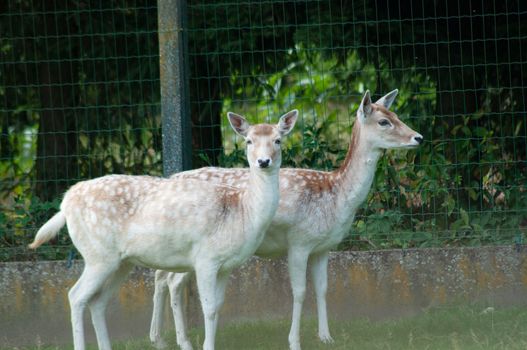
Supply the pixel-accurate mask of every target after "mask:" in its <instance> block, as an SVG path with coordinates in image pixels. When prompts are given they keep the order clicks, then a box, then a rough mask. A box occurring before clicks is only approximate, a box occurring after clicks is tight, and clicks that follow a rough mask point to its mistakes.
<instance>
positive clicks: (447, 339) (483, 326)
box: [20, 306, 527, 350]
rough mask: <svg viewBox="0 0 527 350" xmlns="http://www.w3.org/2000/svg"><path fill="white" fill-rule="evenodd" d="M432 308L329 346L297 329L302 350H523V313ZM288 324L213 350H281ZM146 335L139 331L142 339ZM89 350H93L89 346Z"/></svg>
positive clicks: (341, 334)
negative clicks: (142, 335) (299, 332)
mask: <svg viewBox="0 0 527 350" xmlns="http://www.w3.org/2000/svg"><path fill="white" fill-rule="evenodd" d="M483 309H484V308H477V307H467V306H461V307H448V308H446V307H445V308H437V309H434V310H431V311H428V312H425V313H423V314H421V315H418V316H414V317H408V318H402V319H398V320H391V321H383V322H372V321H368V320H365V319H363V320H355V321H349V322H332V324H331V325H330V327H331V330H332V336H333V338H334V339H335V342H334V343H333V344H330V345H325V344H322V343H320V342H319V341H318V339H317V337H316V330H317V325H316V321H315V320H306V321H304V322H303V323H302V329H301V334H302V335H301V337H302V348H303V349H304V350H311V349H324V350H330V349H331V350H333V349H341V350H344V349H346V350H349V349H360V350H363V349H405V350H407V349H419V350H421V349H462V350H470V349H507V350H508V349H527V308H509V309H498V310H494V311H490V312H482V310H483ZM288 331H289V321H286V320H284V321H261V322H249V323H243V324H230V325H225V326H223V327H221V328H220V329H219V331H218V334H217V338H216V348H217V349H220V350H221V349H236V350H240V349H251V350H269V349H273V350H274V349H284V350H286V349H287V335H288ZM146 332H147V330H145V334H146ZM190 337H191V341H192V343H193V345H194V348H195V349H199V348H200V347H201V343H202V341H203V330H202V329H201V328H198V329H192V330H191V333H190ZM166 339H167V340H168V342H169V348H170V349H177V347H176V344H175V333H174V332H169V333H167V334H166ZM71 348H72V347H71V346H70V347H31V348H20V349H24V350H34V349H46V350H52V349H53V350H63V349H71ZM89 349H96V346H91V347H89ZM114 349H116V350H119V349H122V350H139V349H152V347H151V346H150V344H149V342H148V340H147V339H146V338H142V339H138V340H129V341H124V342H116V343H115V344H114Z"/></svg>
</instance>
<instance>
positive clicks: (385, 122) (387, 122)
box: [379, 119, 391, 126]
mask: <svg viewBox="0 0 527 350" xmlns="http://www.w3.org/2000/svg"><path fill="white" fill-rule="evenodd" d="M379 125H380V126H389V125H391V124H390V122H389V121H388V119H382V120H381V121H379Z"/></svg>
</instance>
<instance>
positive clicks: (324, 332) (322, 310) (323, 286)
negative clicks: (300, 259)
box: [310, 252, 333, 343]
mask: <svg viewBox="0 0 527 350" xmlns="http://www.w3.org/2000/svg"><path fill="white" fill-rule="evenodd" d="M328 259H329V253H328V252H323V253H320V254H317V255H314V256H312V257H311V259H310V263H311V276H312V278H313V285H314V287H315V295H316V298H317V313H318V337H319V338H320V340H321V341H322V342H323V343H332V342H333V338H331V335H330V333H329V326H328V314H327V306H326V292H327V290H328Z"/></svg>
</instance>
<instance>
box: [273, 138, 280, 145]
mask: <svg viewBox="0 0 527 350" xmlns="http://www.w3.org/2000/svg"><path fill="white" fill-rule="evenodd" d="M274 143H275V144H277V145H279V144H281V143H282V141H280V140H279V139H277V140H274Z"/></svg>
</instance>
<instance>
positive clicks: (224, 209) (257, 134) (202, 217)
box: [29, 110, 298, 350]
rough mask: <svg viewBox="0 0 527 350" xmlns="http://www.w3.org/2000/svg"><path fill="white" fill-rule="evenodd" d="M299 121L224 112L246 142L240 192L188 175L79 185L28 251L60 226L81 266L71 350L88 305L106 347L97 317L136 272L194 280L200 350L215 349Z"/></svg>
mask: <svg viewBox="0 0 527 350" xmlns="http://www.w3.org/2000/svg"><path fill="white" fill-rule="evenodd" d="M297 117H298V111H297V110H293V111H290V112H288V113H286V114H284V115H283V116H282V117H281V118H280V120H279V122H278V124H276V125H271V124H256V125H251V124H249V122H247V120H246V119H245V118H244V117H242V116H240V115H238V114H235V113H232V112H229V113H228V119H229V122H230V125H231V126H232V128H233V129H234V131H235V132H236V133H237V134H238V135H240V136H241V137H242V138H243V139H244V140H245V143H246V155H247V160H248V163H249V169H248V172H247V178H246V179H245V180H246V181H247V183H246V184H245V185H244V186H243V188H242V187H236V186H229V185H224V184H221V183H214V182H204V181H202V180H199V179H192V178H185V177H170V178H161V177H153V176H131V175H107V176H104V177H100V178H96V179H92V180H87V181H82V182H78V183H76V184H75V185H73V186H72V187H71V188H70V189H69V190H68V191H67V192H66V193H65V195H64V198H63V200H62V202H61V205H60V211H59V212H58V213H56V214H55V215H54V216H53V217H52V218H51V219H50V220H49V221H48V222H46V223H45V224H44V225H43V226H42V227H41V228H40V230H39V231H38V232H37V235H36V237H35V238H34V241H33V243H31V244H30V245H29V248H31V249H36V248H37V247H39V246H40V245H41V244H43V243H45V242H47V241H49V240H50V239H52V238H53V237H54V236H56V235H57V234H58V232H59V230H60V229H61V228H62V227H63V226H64V225H65V224H67V227H68V232H69V236H70V238H71V240H72V242H73V244H74V245H75V247H76V248H77V250H78V251H79V253H80V254H81V255H82V257H83V259H84V270H83V272H82V274H81V276H80V278H79V279H78V281H77V282H76V283H75V285H74V286H73V287H72V288H71V289H70V291H69V293H68V298H69V302H70V306H71V323H72V329H73V342H74V348H75V350H84V349H85V341H84V325H83V313H84V311H85V308H86V306H88V307H89V309H90V312H91V317H92V323H93V327H94V329H95V333H96V337H97V344H98V347H99V349H101V350H108V349H111V343H110V339H109V337H108V331H107V327H106V320H105V315H104V312H105V309H106V306H107V304H108V301H109V299H110V297H111V295H112V294H113V292H114V291H115V290H116V289H117V288H118V286H119V285H120V283H121V282H122V281H123V280H124V279H125V277H126V276H127V274H128V273H129V272H130V270H131V269H132V268H133V267H134V266H136V265H137V266H142V267H147V268H154V269H163V270H167V271H173V272H188V271H192V273H193V274H195V276H196V280H197V284H198V290H199V295H200V302H201V306H202V311H203V317H204V323H205V339H204V343H203V349H206V350H213V349H214V339H215V334H216V329H217V324H218V310H219V309H220V307H221V305H222V304H223V301H224V294H225V287H226V284H227V281H228V278H229V275H230V273H231V271H232V270H233V269H234V268H236V267H237V266H240V265H241V264H243V263H244V262H245V261H246V260H247V259H248V258H250V257H251V256H252V255H253V254H254V252H255V251H256V249H257V248H258V246H259V245H260V243H261V241H262V239H263V237H264V233H265V231H266V230H267V228H268V226H269V224H270V222H271V219H272V218H273V216H274V215H275V212H276V210H277V208H278V203H279V168H280V165H281V157H282V156H281V138H282V137H283V136H285V135H287V134H288V133H289V132H290V131H291V129H292V128H293V126H294V125H295V123H296V120H297Z"/></svg>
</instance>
